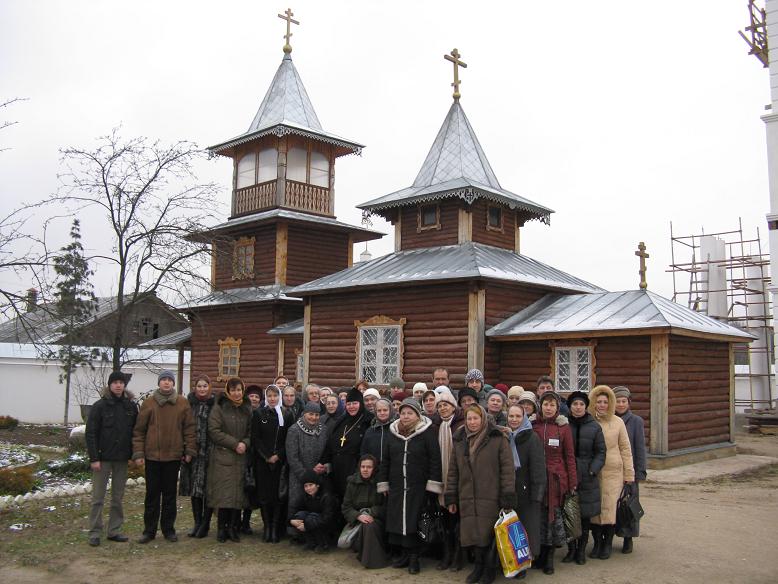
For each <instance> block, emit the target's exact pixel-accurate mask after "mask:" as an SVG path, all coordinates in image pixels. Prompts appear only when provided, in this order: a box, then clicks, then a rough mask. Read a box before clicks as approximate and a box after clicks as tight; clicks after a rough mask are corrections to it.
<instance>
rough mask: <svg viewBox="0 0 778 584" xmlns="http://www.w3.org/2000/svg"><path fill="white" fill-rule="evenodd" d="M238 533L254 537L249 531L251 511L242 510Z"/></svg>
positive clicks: (250, 530)
mask: <svg viewBox="0 0 778 584" xmlns="http://www.w3.org/2000/svg"><path fill="white" fill-rule="evenodd" d="M240 532H241V533H242V534H244V535H254V530H253V529H251V509H244V510H243V515H242V517H241V520H240Z"/></svg>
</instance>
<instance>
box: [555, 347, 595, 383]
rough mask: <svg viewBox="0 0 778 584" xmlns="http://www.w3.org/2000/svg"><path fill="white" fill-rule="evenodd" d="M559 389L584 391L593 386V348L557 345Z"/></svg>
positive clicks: (557, 379)
mask: <svg viewBox="0 0 778 584" xmlns="http://www.w3.org/2000/svg"><path fill="white" fill-rule="evenodd" d="M555 350H556V355H555V361H556V371H555V372H554V373H555V374H556V375H555V379H556V389H557V391H583V392H588V391H589V390H590V389H591V388H592V348H591V347H589V346H579V347H556V348H555Z"/></svg>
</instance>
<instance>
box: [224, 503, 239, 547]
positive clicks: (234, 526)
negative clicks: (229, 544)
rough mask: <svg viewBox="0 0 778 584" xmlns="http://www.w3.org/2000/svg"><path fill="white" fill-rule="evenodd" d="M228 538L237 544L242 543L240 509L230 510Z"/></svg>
mask: <svg viewBox="0 0 778 584" xmlns="http://www.w3.org/2000/svg"><path fill="white" fill-rule="evenodd" d="M227 513H228V517H229V519H228V522H227V537H229V538H230V539H231V540H232V541H234V542H235V543H238V542H239V541H240V509H228V510H227Z"/></svg>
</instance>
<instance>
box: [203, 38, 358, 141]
mask: <svg viewBox="0 0 778 584" xmlns="http://www.w3.org/2000/svg"><path fill="white" fill-rule="evenodd" d="M271 133H272V134H275V135H277V136H279V137H280V136H283V135H285V134H298V135H302V136H305V137H309V138H314V139H318V140H322V141H324V142H329V143H331V144H335V145H337V146H341V147H342V148H345V149H346V150H348V151H350V152H353V153H356V154H359V153H360V152H361V151H362V148H364V146H363V145H362V144H358V143H357V142H353V141H351V140H346V139H345V138H341V137H339V136H336V135H335V134H330V133H329V132H325V131H324V129H323V128H322V126H321V123H320V122H319V118H318V116H317V115H316V111H315V110H314V109H313V104H312V103H311V99H310V98H309V97H308V92H307V91H305V86H304V85H303V81H302V79H301V78H300V74H299V73H298V72H297V69H296V68H295V66H294V64H293V63H292V57H291V55H290V54H288V53H287V54H285V55H284V58H283V59H282V60H281V65H280V66H279V67H278V70H277V71H276V74H275V76H274V77H273V81H272V83H271V84H270V87H269V88H268V90H267V93H266V94H265V97H264V99H263V100H262V103H261V104H260V105H259V109H258V110H257V113H256V115H255V116H254V119H253V121H252V122H251V125H250V126H249V129H248V130H246V132H245V133H243V134H241V135H240V136H237V137H235V138H232V139H230V140H228V141H226V142H224V143H222V144H218V145H216V146H211V147H210V148H209V150H211V152H215V153H219V152H222V151H224V150H227V149H228V148H232V147H233V146H237V145H239V144H242V143H244V142H248V141H249V140H254V139H256V138H259V137H261V136H265V135H267V134H271Z"/></svg>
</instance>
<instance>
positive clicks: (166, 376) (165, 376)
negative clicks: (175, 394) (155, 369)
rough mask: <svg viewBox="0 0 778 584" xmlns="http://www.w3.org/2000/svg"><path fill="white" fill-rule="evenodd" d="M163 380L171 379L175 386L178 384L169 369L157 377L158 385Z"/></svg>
mask: <svg viewBox="0 0 778 584" xmlns="http://www.w3.org/2000/svg"><path fill="white" fill-rule="evenodd" d="M163 379H170V380H171V381H172V382H173V385H175V383H176V375H175V373H173V372H172V371H170V370H169V369H164V370H162V371H160V372H159V375H158V376H157V383H159V382H160V381H162V380H163Z"/></svg>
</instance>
